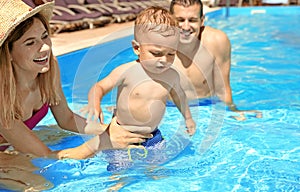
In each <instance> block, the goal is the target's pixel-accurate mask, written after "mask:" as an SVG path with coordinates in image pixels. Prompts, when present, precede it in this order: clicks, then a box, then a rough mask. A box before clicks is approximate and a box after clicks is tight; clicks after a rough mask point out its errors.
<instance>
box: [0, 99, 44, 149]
mask: <svg viewBox="0 0 300 192" xmlns="http://www.w3.org/2000/svg"><path fill="white" fill-rule="evenodd" d="M48 109H49V105H48V104H47V103H45V104H44V105H43V106H42V107H41V108H40V109H39V110H38V111H37V112H35V113H34V114H33V115H32V117H30V118H29V119H27V120H26V121H24V124H25V125H26V126H27V127H28V128H29V129H31V130H32V129H33V128H34V127H35V126H36V125H37V124H38V123H39V122H40V121H41V120H42V119H43V118H44V117H45V116H46V115H47V113H48ZM0 137H2V136H1V135H0ZM7 147H8V146H0V151H4V150H5V149H6V148H7Z"/></svg>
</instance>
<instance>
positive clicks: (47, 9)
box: [0, 0, 54, 47]
mask: <svg viewBox="0 0 300 192" xmlns="http://www.w3.org/2000/svg"><path fill="white" fill-rule="evenodd" d="M1 1H2V0H1ZM9 1H10V2H9ZM12 2H15V3H12ZM20 2H21V3H20ZM18 4H19V5H18ZM16 6H18V7H19V12H20V13H19V14H18V13H17V11H16V10H18V8H17V7H16ZM26 6H27V7H26ZM53 6H54V2H47V3H44V4H42V5H39V6H37V7H35V8H31V7H30V6H28V5H26V4H25V3H24V2H22V1H19V2H16V0H7V2H2V3H0V11H1V12H2V13H0V22H1V29H0V47H1V46H2V44H3V43H4V41H5V40H6V38H7V37H8V36H9V34H10V33H11V32H12V31H13V30H14V29H15V28H16V27H17V26H18V25H19V24H20V23H22V22H23V21H25V20H26V19H28V18H30V17H32V16H33V15H35V14H37V13H40V14H41V15H43V16H44V17H45V18H46V19H47V20H48V21H50V19H51V17H52V14H53ZM9 11H11V12H14V13H13V14H14V15H15V17H16V18H10V19H8V18H6V17H4V16H3V15H2V14H9V13H8V12H9ZM21 11H22V12H21Z"/></svg>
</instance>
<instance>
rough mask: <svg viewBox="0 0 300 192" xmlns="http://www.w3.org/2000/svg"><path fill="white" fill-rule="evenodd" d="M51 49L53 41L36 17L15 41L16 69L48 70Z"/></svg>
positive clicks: (13, 52)
mask: <svg viewBox="0 0 300 192" xmlns="http://www.w3.org/2000/svg"><path fill="white" fill-rule="evenodd" d="M51 49H52V42H51V39H50V36H49V34H48V32H47V30H46V28H45V26H44V25H43V23H42V22H41V21H40V20H39V19H37V18H34V19H33V24H32V26H31V27H30V28H29V29H28V30H27V31H26V32H25V33H24V34H23V35H22V37H21V38H19V39H18V40H17V41H15V42H13V46H12V50H11V59H12V62H13V65H14V69H15V70H16V71H28V72H31V73H45V72H47V71H48V70H49V68H50V61H49V60H50V54H51Z"/></svg>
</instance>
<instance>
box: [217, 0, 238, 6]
mask: <svg viewBox="0 0 300 192" xmlns="http://www.w3.org/2000/svg"><path fill="white" fill-rule="evenodd" d="M226 1H227V0H217V1H216V5H217V6H219V7H225V6H226V3H227V2H226ZM238 5H239V0H229V6H231V7H232V6H233V7H237V6H238Z"/></svg>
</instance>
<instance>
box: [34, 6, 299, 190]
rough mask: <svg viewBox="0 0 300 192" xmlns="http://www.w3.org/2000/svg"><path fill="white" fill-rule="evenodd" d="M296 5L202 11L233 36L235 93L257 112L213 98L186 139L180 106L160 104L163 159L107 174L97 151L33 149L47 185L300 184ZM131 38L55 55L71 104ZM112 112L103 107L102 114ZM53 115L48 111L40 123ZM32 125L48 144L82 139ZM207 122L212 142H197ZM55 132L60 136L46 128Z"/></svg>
mask: <svg viewBox="0 0 300 192" xmlns="http://www.w3.org/2000/svg"><path fill="white" fill-rule="evenodd" d="M299 11H300V7H296V6H295V7H255V9H254V11H253V9H252V8H230V17H228V18H226V17H224V15H225V14H224V13H225V9H222V10H220V11H217V12H214V13H211V14H209V15H208V16H207V18H208V20H207V21H206V24H207V25H211V26H214V27H216V28H219V29H222V30H224V31H225V32H226V33H227V34H228V36H229V38H230V40H231V43H232V69H231V86H232V90H233V99H234V101H235V103H236V104H237V106H238V107H239V108H240V109H257V110H260V111H262V113H263V118H262V119H256V118H254V117H252V116H251V115H250V116H248V119H247V120H246V121H243V122H238V121H235V120H234V119H232V118H231V117H230V116H231V115H234V113H231V112H228V111H224V109H223V108H222V106H221V104H220V103H217V104H215V105H207V106H202V107H192V108H191V110H192V113H193V116H194V117H195V116H196V118H197V122H198V124H199V125H198V126H199V128H198V132H197V133H196V135H195V136H194V137H193V138H192V139H189V138H186V137H183V136H181V134H180V132H181V131H180V125H181V123H182V122H181V121H180V120H178V119H179V118H178V116H180V114H179V112H178V111H177V109H176V108H174V107H168V108H167V111H166V116H165V117H164V120H163V122H162V124H161V126H160V129H161V131H162V133H163V135H164V136H165V138H166V140H167V143H168V146H167V150H166V153H167V156H168V157H169V158H168V159H167V160H166V161H164V163H163V164H160V165H157V166H153V165H141V164H139V163H137V164H136V165H135V166H134V167H133V168H131V169H128V170H126V171H124V172H122V174H118V175H112V174H111V173H109V172H107V171H106V166H107V162H106V161H105V159H104V158H103V156H102V154H101V153H99V154H98V155H96V156H95V157H93V158H90V159H87V160H81V161H78V160H60V161H55V160H49V159H48V160H47V159H36V160H34V164H35V165H36V166H38V167H40V168H41V169H40V174H42V175H43V176H44V177H46V178H47V179H48V180H49V181H51V182H52V183H53V184H54V185H55V187H54V188H53V189H50V190H48V191H55V192H56V191H107V189H109V188H111V187H113V186H116V185H118V184H120V183H122V185H123V187H122V188H121V189H120V191H168V192H169V191H220V192H224V191H271V192H273V191H300V174H299V173H300V119H299V116H300V92H299V88H300V54H299V52H300V51H299V50H300V29H299V26H300V20H299ZM251 13H252V14H251ZM260 13H263V14H260ZM131 39H132V37H131V36H129V37H124V38H121V39H118V40H116V41H113V42H108V43H105V44H101V45H99V46H96V47H93V48H91V49H84V50H79V51H76V52H73V53H70V54H67V55H63V56H60V57H59V58H58V59H59V63H60V65H61V71H62V81H63V88H64V91H65V94H66V96H67V99H68V102H69V103H70V106H71V107H72V108H73V109H74V110H78V109H79V108H80V107H81V106H82V104H85V103H86V94H87V91H88V89H89V87H90V86H91V85H92V84H93V83H94V82H96V81H97V80H98V78H102V77H104V76H105V75H106V74H107V73H109V71H110V70H111V69H112V68H113V67H115V66H117V65H119V64H121V63H124V62H127V61H131V60H133V59H135V55H133V53H132V50H131V44H130V41H131ZM99 53H101V54H100V55H99ZM99 63H101V64H99ZM113 94H114V93H112V94H110V95H108V96H106V98H105V104H106V105H107V106H110V105H112V104H114V99H113ZM110 117H111V114H110V112H108V111H106V112H105V119H106V120H107V121H109V119H110ZM52 123H54V122H53V119H51V116H49V117H48V118H47V119H45V120H44V121H43V122H42V123H41V124H40V125H43V124H45V125H49V124H52ZM35 130H36V132H37V133H38V134H39V135H40V136H41V137H42V138H43V139H44V141H46V142H47V143H48V145H49V146H50V147H51V148H52V149H61V148H65V147H72V146H76V145H78V144H79V143H81V142H82V137H81V136H78V135H75V134H70V133H66V132H63V131H59V130H56V129H54V130H52V129H50V128H47V127H45V126H40V127H37V128H36V129H35ZM207 131H209V134H211V136H212V137H210V139H211V142H203V140H204V138H206V136H207V134H208V133H207ZM56 132H60V133H61V134H63V136H64V137H63V138H61V137H59V138H53V137H52V135H54V134H57V133H56ZM83 138H85V139H87V138H88V137H86V136H84V137H83ZM53 140H54V141H53Z"/></svg>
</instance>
